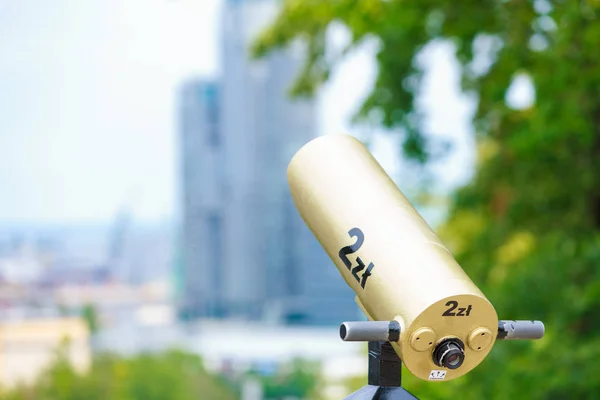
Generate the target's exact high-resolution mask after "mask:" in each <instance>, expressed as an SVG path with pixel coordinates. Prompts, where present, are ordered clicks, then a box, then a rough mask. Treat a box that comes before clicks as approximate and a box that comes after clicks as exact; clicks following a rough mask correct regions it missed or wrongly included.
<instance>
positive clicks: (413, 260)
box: [288, 135, 544, 381]
mask: <svg viewBox="0 0 600 400" xmlns="http://www.w3.org/2000/svg"><path fill="white" fill-rule="evenodd" d="M288 180H289V185H290V189H291V193H292V196H293V198H294V202H295V204H296V207H297V208H298V211H299V212H300V215H301V216H302V218H303V219H304V221H305V222H306V224H307V225H308V226H309V227H310V229H311V230H312V232H313V234H314V235H315V236H316V238H317V239H318V240H319V242H320V243H321V245H322V246H323V248H324V249H325V250H326V251H327V254H328V255H329V257H330V258H331V260H332V261H333V262H334V264H335V265H336V267H337V268H338V269H339V271H340V273H341V274H342V276H343V278H344V280H345V281H346V283H347V284H348V285H349V286H350V287H351V288H352V289H353V290H354V292H355V293H356V302H357V303H358V305H359V306H360V308H361V309H362V311H363V312H364V314H365V315H366V316H367V318H368V320H369V321H366V322H345V323H343V324H342V326H341V328H340V335H341V337H342V339H343V340H349V341H353V340H360V341H381V342H389V343H391V345H392V346H393V349H394V350H395V352H396V353H397V355H398V357H399V358H400V359H401V360H402V362H404V364H405V365H406V367H407V369H408V370H409V371H410V372H411V373H412V374H414V375H415V376H417V377H419V378H421V379H424V380H431V381H449V380H452V379H455V378H458V377H460V376H462V375H464V374H466V373H468V372H469V371H471V370H472V369H473V368H475V367H476V366H477V365H478V364H479V363H481V362H482V361H483V359H484V358H485V357H486V356H487V355H488V354H489V353H490V351H491V349H492V346H493V345H494V343H495V342H496V340H499V339H538V338H541V337H542V336H543V334H544V325H543V324H542V323H541V322H540V321H498V316H497V314H496V310H495V309H494V306H493V305H492V304H491V303H490V301H489V300H488V299H487V298H486V297H485V295H484V294H483V293H482V292H481V290H479V288H478V287H477V286H476V285H475V284H474V283H473V282H472V281H471V279H470V278H469V277H468V276H467V274H466V273H465V272H464V271H463V269H462V268H461V266H460V265H459V264H458V263H457V262H456V261H455V259H454V257H453V256H452V254H451V253H450V252H449V251H448V249H446V247H445V246H444V244H443V243H442V242H441V241H440V239H439V238H438V237H437V236H436V234H435V233H434V232H433V230H432V229H431V228H430V227H429V226H428V225H427V223H426V222H425V220H423V218H422V217H421V215H419V213H418V212H417V211H416V210H415V208H414V207H413V206H412V204H411V203H410V202H409V201H408V200H407V199H406V197H405V196H404V195H403V194H402V192H401V191H400V190H399V189H398V187H396V185H395V184H394V182H393V181H392V180H391V179H390V177H389V176H388V175H387V174H386V173H385V171H384V170H383V168H382V167H381V166H380V165H379V164H378V163H377V161H376V160H375V159H374V158H373V156H372V155H371V154H370V153H369V151H368V150H367V148H366V147H365V146H364V145H363V144H362V143H361V142H360V141H358V140H357V139H355V138H353V137H351V136H348V135H326V136H322V137H319V138H317V139H314V140H312V141H311V142H309V143H308V144H306V145H305V146H304V147H302V148H301V149H300V150H299V151H298V152H297V153H296V155H295V156H294V157H293V158H292V160H291V162H290V164H289V168H288Z"/></svg>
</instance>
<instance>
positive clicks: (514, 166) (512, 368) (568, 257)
mask: <svg viewBox="0 0 600 400" xmlns="http://www.w3.org/2000/svg"><path fill="white" fill-rule="evenodd" d="M599 12H600V2H598V1H594V0H580V1H565V0H562V1H557V0H535V1H518V0H509V1H505V0H478V1H470V0H466V1H450V0H438V1H432V0H403V1H400V0H330V1H317V0H309V1H307V0H286V1H284V2H283V8H282V11H281V12H280V14H279V16H278V18H277V19H276V20H275V21H274V23H273V24H272V25H271V26H270V27H269V28H268V29H267V30H265V31H264V32H263V34H262V35H261V36H260V38H258V40H257V42H256V44H255V46H254V49H253V50H254V54H255V55H257V56H261V55H265V54H267V53H268V52H269V51H272V50H273V49H276V48H278V47H282V46H286V45H288V44H289V43H291V42H292V41H294V40H297V39H299V40H302V41H304V42H305V43H307V49H308V53H307V57H306V63H305V66H304V68H303V69H302V71H301V73H300V75H299V76H298V79H297V81H296V83H295V85H294V87H293V93H295V94H297V95H311V94H313V93H314V92H315V90H316V89H317V88H318V87H319V86H320V85H321V84H322V83H323V82H325V81H326V80H327V79H328V77H329V75H330V71H331V69H332V68H333V67H334V66H335V64H336V62H337V61H338V60H339V58H340V57H342V56H343V54H345V52H346V51H348V50H351V49H352V48H354V47H356V46H357V45H359V44H360V43H361V42H362V41H364V40H367V39H371V40H375V41H376V42H377V43H378V46H379V47H378V49H379V50H378V52H377V63H378V67H379V69H378V76H377V79H376V83H375V86H374V88H373V90H372V92H371V94H370V96H369V97H368V98H367V99H366V101H365V102H364V104H363V107H362V109H361V110H360V113H359V117H361V118H373V117H374V116H380V117H378V118H379V119H378V120H377V122H379V123H381V124H382V125H383V126H386V127H388V128H391V129H397V130H400V131H402V132H403V134H404V142H403V148H404V153H405V154H406V156H407V157H409V158H412V159H415V160H418V161H419V162H426V161H427V160H428V159H429V158H428V157H429V156H430V152H429V150H430V149H431V148H432V146H431V144H430V143H429V140H428V139H429V138H428V137H427V135H426V134H425V133H424V131H423V129H422V123H421V122H422V121H421V118H420V115H419V113H418V111H417V108H416V107H415V101H414V100H415V95H416V94H418V91H419V89H420V83H421V77H422V71H421V70H420V69H419V66H418V63H416V62H415V59H416V56H417V55H418V54H419V52H420V51H421V50H422V49H423V47H424V46H426V45H427V44H429V43H432V42H433V41H446V42H450V43H452V44H453V48H454V49H455V57H456V59H457V60H458V61H459V63H460V65H461V76H462V87H463V90H464V91H465V92H467V93H470V94H472V95H474V98H476V99H477V110H476V113H475V115H474V117H473V125H474V127H475V131H476V133H475V135H476V139H477V144H478V162H477V171H476V174H475V177H474V178H473V180H472V181H471V182H470V183H469V184H468V185H466V186H465V187H463V188H461V189H460V190H458V191H457V192H456V193H455V194H454V196H453V198H452V206H451V209H450V213H449V217H448V220H447V222H446V224H445V225H444V226H443V227H442V228H441V230H440V233H441V236H442V238H443V239H444V240H445V241H446V243H447V244H448V246H449V247H450V248H451V250H453V252H454V254H455V256H456V257H457V259H458V261H459V262H460V263H461V265H462V266H463V267H464V269H465V270H466V271H467V273H468V274H469V275H470V276H471V277H472V279H473V280H474V281H475V282H476V283H477V284H478V285H479V286H480V287H481V288H482V290H483V291H484V293H486V295H487V297H488V298H489V299H490V300H491V301H492V303H493V304H494V305H495V306H496V308H497V310H498V311H499V313H500V316H501V317H504V318H511V319H513V318H514V319H526V318H539V319H542V320H544V321H545V323H546V327H547V329H546V331H547V333H546V337H545V338H544V339H543V340H541V341H537V342H523V343H510V344H509V343H498V344H497V345H496V346H495V348H494V350H493V351H492V353H491V355H490V356H489V357H488V358H487V359H486V360H485V361H484V362H483V363H482V364H481V365H480V366H479V367H478V368H476V369H475V370H474V371H472V372H471V373H469V374H468V375H467V376H465V377H463V378H460V379H457V380H455V381H452V382H447V383H443V384H431V383H428V382H422V381H416V380H415V379H414V378H411V377H409V376H407V378H406V386H407V387H408V388H409V389H410V390H411V391H413V392H414V393H416V394H418V395H420V396H423V397H424V398H450V397H456V396H457V393H459V394H460V396H459V397H460V398H463V399H483V398H485V399H491V398H528V399H542V398H544V399H555V398H556V399H558V398H577V399H584V398H597V396H598V393H600V379H597V376H598V375H599V374H600V363H599V362H598V361H597V360H598V359H600V68H598V65H600V51H598V48H600V23H599V22H600V21H598V15H599ZM332 23H337V24H342V25H344V26H345V27H346V28H347V29H348V31H349V32H350V33H351V41H350V43H349V45H348V48H347V49H346V50H345V51H344V52H342V53H340V55H337V56H336V55H333V56H332V54H331V49H328V43H327V41H326V40H325V37H326V33H327V31H328V29H329V27H330V26H331V24H332ZM482 53H487V54H488V61H489V65H488V66H486V67H485V68H482V67H481V65H478V63H474V62H473V60H474V57H475V56H480V55H481V54H482ZM517 77H527V78H528V79H530V81H531V82H532V84H533V87H534V88H535V102H534V104H532V105H531V106H530V107H525V108H521V109H514V108H511V106H510V104H507V101H506V94H507V91H508V89H509V88H510V87H511V84H512V83H513V82H514V80H515V78H517Z"/></svg>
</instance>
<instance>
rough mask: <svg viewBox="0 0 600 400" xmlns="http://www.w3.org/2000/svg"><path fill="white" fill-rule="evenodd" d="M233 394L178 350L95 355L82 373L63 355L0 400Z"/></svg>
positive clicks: (189, 399)
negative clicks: (33, 380)
mask: <svg viewBox="0 0 600 400" xmlns="http://www.w3.org/2000/svg"><path fill="white" fill-rule="evenodd" d="M236 398H237V396H236V394H235V392H234V391H232V390H231V389H230V388H229V386H228V385H227V384H226V383H225V382H222V381H221V380H220V379H219V378H218V377H215V376H212V375H210V374H208V373H207V372H206V371H205V369H204V367H203V365H202V361H201V359H200V358H198V357H197V356H195V355H192V354H187V353H183V352H179V351H170V352H167V353H164V354H145V355H138V356H135V357H132V358H121V357H117V356H113V355H108V354H104V355H100V356H98V357H97V358H96V359H95V360H94V363H93V365H92V368H91V370H90V371H89V372H88V373H86V374H83V375H81V374H79V373H78V372H76V371H75V370H74V369H73V368H72V367H71V365H70V363H69V362H68V360H67V358H66V357H64V356H59V357H58V358H57V361H56V362H55V363H54V364H53V365H52V366H51V367H50V368H49V369H48V370H47V371H46V373H45V374H43V375H42V376H41V377H40V378H39V380H38V381H37V382H36V383H35V384H34V385H32V386H23V387H19V388H16V389H13V390H10V391H5V392H0V399H1V400H30V399H36V400H166V399H169V400H197V399H219V400H221V399H222V400H233V399H236Z"/></svg>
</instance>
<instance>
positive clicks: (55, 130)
mask: <svg viewBox="0 0 600 400" xmlns="http://www.w3.org/2000/svg"><path fill="white" fill-rule="evenodd" d="M220 8H221V0H127V1H124V0H86V1H81V0H55V1H52V2H50V1H48V0H0V37H2V40H0V223H9V222H10V223H15V222H17V223H18V222H23V221H25V222H45V223H48V222H50V223H52V222H76V221H111V220H113V219H114V217H115V215H116V213H117V212H118V211H119V210H120V209H121V208H123V207H128V208H130V209H132V210H134V216H135V218H137V219H141V220H148V221H153V220H155V221H160V220H165V219H168V218H170V217H172V216H173V214H174V212H175V210H176V209H177V202H176V201H177V200H176V199H177V190H178V177H177V169H178V160H177V154H178V150H177V132H176V118H175V115H176V90H177V87H178V85H179V84H180V83H181V82H182V81H183V80H185V79H188V78H189V77H214V76H217V75H218V73H219V51H218V48H217V44H218V32H219V22H218V21H219V18H220V14H219V13H220ZM336 35H337V36H336V37H337V38H338V39H339V40H342V41H343V37H344V32H343V31H342V30H339V32H338V33H337V34H336ZM334 36H335V35H334ZM450 50H451V49H450V48H449V47H448V46H446V45H438V46H433V47H432V48H430V49H427V51H425V53H424V55H423V60H424V63H425V64H426V65H428V67H427V71H428V72H427V73H426V75H425V85H424V91H423V93H422V96H421V98H420V103H421V104H422V107H423V111H424V112H425V114H426V115H427V116H428V118H427V121H426V127H427V130H428V131H430V133H431V134H433V135H439V136H444V137H447V138H450V139H452V140H453V141H454V142H455V149H456V150H455V152H454V153H453V154H452V156H451V157H450V158H449V159H447V160H446V161H445V162H443V163H440V164H439V165H437V166H434V170H436V171H437V172H438V173H439V174H441V176H442V177H443V181H444V182H446V183H447V184H448V185H449V186H453V185H457V184H460V183H461V182H464V181H465V180H466V179H468V176H469V174H470V170H471V166H472V164H473V154H472V153H473V152H472V148H473V144H472V140H471V137H472V135H470V132H471V128H470V125H469V116H470V113H471V112H472V108H473V105H472V102H470V101H469V100H468V99H466V98H465V97H464V96H461V95H460V94H459V92H458V75H457V68H456V65H454V64H453V63H452V61H451V59H450V56H449V54H450ZM372 55H373V48H372V47H369V46H365V47H363V48H361V49H359V50H357V51H356V52H354V53H353V54H351V55H350V56H349V57H348V59H347V60H346V61H345V62H344V63H342V65H340V66H339V68H338V69H337V70H336V72H335V74H334V75H333V78H332V80H331V82H330V83H329V84H328V85H327V86H326V88H325V89H324V90H323V92H322V94H321V96H320V97H319V99H318V101H319V106H320V107H319V121H320V131H321V133H331V132H349V133H357V132H358V131H357V130H356V129H355V128H353V127H351V126H350V125H349V119H350V117H351V116H352V114H353V112H354V111H355V109H356V108H357V107H358V105H359V104H360V101H361V100H362V99H363V98H364V96H365V95H366V93H368V91H369V88H370V87H371V85H372V82H373V79H374V76H375V74H376V67H375V64H374V60H373V58H372ZM373 149H374V153H375V154H376V156H377V158H378V159H379V160H380V162H381V163H382V165H383V166H384V168H386V169H388V171H389V172H390V173H392V174H395V175H396V176H400V177H401V176H402V171H404V169H403V164H402V162H401V160H399V159H398V157H397V149H398V143H397V141H396V139H394V138H393V137H390V136H386V135H383V134H378V135H377V140H375V143H374V146H373Z"/></svg>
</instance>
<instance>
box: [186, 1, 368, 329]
mask: <svg viewBox="0 0 600 400" xmlns="http://www.w3.org/2000/svg"><path fill="white" fill-rule="evenodd" d="M277 4H278V3H277V2H275V1H269V0H253V1H249V0H248V1H240V0H238V1H232V0H230V1H227V2H226V3H225V6H224V7H225V10H224V12H223V24H222V27H223V30H222V33H221V38H222V43H221V49H222V73H223V74H222V76H223V77H222V79H220V80H219V81H206V80H196V81H190V82H187V83H186V84H185V85H184V86H183V89H182V92H181V115H180V121H181V125H180V134H181V149H182V150H181V155H182V163H183V164H182V171H181V173H182V205H183V212H182V269H181V271H182V272H181V273H182V277H181V279H180V282H181V290H182V293H181V298H180V301H181V303H180V304H181V311H182V315H183V316H184V317H187V318H197V317H216V318H242V319H250V320H268V321H271V322H274V323H285V324H310V325H328V324H337V323H339V322H340V321H342V320H344V319H352V318H356V316H357V308H356V306H355V304H354V301H353V297H354V295H353V293H352V291H351V290H350V289H349V288H347V287H346V284H345V283H344V281H343V279H342V278H341V277H340V275H339V272H338V271H337V270H336V268H335V267H334V266H333V265H332V263H331V261H330V260H329V259H328V257H327V256H326V254H325V252H324V251H323V250H322V249H321V247H320V245H319V244H318V242H317V241H316V240H315V239H314V238H313V236H312V234H311V232H310V230H309V229H308V228H307V227H306V226H305V224H304V222H303V221H302V220H301V218H300V216H299V215H298V213H297V211H296V209H295V206H294V204H293V201H292V198H291V195H290V193H289V188H288V185H287V179H286V170H287V164H288V162H289V160H290V159H291V157H292V156H293V154H294V153H295V151H297V150H298V149H299V148H300V147H301V146H302V145H303V144H304V143H306V142H308V141H309V140H310V139H312V138H313V137H314V136H315V135H316V132H317V127H316V113H315V104H314V102H312V101H307V100H302V101H292V100H290V99H289V98H288V95H287V92H288V89H289V87H290V85H291V83H292V80H293V79H294V77H295V76H296V74H297V72H298V71H299V68H300V66H301V63H302V56H303V52H302V49H301V48H290V49H288V50H286V51H281V52H278V53H276V54H273V55H271V56H270V57H268V58H267V59H265V60H260V61H251V60H249V55H248V45H249V43H250V41H251V40H252V39H253V38H254V37H255V35H256V34H257V33H258V32H259V30H260V29H261V28H262V27H264V25H265V24H266V23H268V22H269V20H270V19H271V18H272V17H273V16H274V15H275V12H276V11H277Z"/></svg>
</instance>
